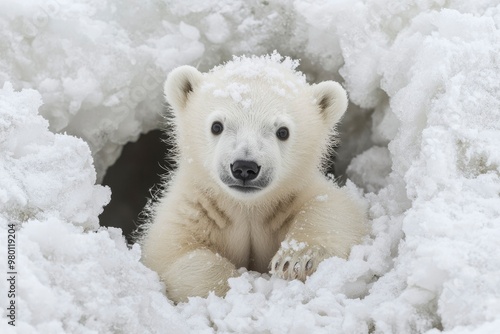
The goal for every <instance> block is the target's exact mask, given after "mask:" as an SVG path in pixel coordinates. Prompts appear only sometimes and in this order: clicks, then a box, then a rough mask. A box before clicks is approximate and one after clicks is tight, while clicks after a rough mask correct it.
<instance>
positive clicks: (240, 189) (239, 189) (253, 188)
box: [229, 185, 261, 193]
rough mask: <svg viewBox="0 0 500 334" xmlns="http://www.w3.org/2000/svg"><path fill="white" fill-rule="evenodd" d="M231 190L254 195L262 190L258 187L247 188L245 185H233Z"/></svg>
mask: <svg viewBox="0 0 500 334" xmlns="http://www.w3.org/2000/svg"><path fill="white" fill-rule="evenodd" d="M229 188H231V189H234V190H237V191H241V192H243V193H252V192H256V191H259V190H261V188H258V187H252V186H245V185H242V186H240V185H232V186H229Z"/></svg>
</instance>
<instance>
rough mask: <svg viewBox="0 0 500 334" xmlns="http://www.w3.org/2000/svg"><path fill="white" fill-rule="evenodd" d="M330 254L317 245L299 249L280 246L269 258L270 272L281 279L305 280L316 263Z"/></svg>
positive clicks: (313, 269) (313, 270) (314, 269)
mask: <svg viewBox="0 0 500 334" xmlns="http://www.w3.org/2000/svg"><path fill="white" fill-rule="evenodd" d="M330 256H331V255H330V254H329V252H328V251H327V250H326V249H325V248H324V247H322V246H318V245H314V246H304V247H300V248H299V249H293V248H291V247H286V248H285V247H282V248H280V249H279V250H278V252H277V253H276V255H275V256H274V257H273V259H272V260H271V265H270V267H271V271H270V273H271V274H272V275H275V276H277V277H279V278H283V279H288V280H291V279H299V280H301V281H305V280H306V278H307V277H308V276H310V275H312V274H313V273H314V272H315V271H316V268H317V267H318V264H319V263H320V262H321V261H322V260H324V259H326V258H328V257H330Z"/></svg>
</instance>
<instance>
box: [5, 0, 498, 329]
mask: <svg viewBox="0 0 500 334" xmlns="http://www.w3.org/2000/svg"><path fill="white" fill-rule="evenodd" d="M120 4H121V3H118V2H116V1H110V0H108V1H96V0H86V1H84V0H79V1H73V2H67V1H62V0H54V1H50V2H46V1H40V0H29V1H23V2H18V3H14V2H12V3H11V2H9V3H8V2H5V1H4V2H0V37H1V38H0V56H1V57H0V87H3V88H2V89H1V90H0V240H7V229H6V226H7V224H8V223H14V224H16V226H17V232H16V236H17V241H18V243H17V271H18V276H17V279H18V281H17V283H18V285H17V292H18V293H17V296H16V303H17V306H18V311H19V312H18V318H17V321H16V325H17V326H16V328H15V329H16V331H15V332H19V333H34V332H35V333H36V332H38V333H64V332H71V333H86V332H132V333H133V332H145V333H146V332H151V333H157V332H175V333H182V332H200V333H212V332H271V333H303V332H314V333H332V332H337V333H339V332H343V333H368V332H376V333H423V332H429V333H439V332H441V331H446V332H453V333H471V332H475V333H492V332H495V331H497V329H498V327H499V326H500V256H498V246H499V245H500V150H499V149H498V147H500V5H499V4H498V1H496V0H491V1H488V0H481V1H473V0H469V1H454V0H452V1H444V0H418V1H417V0H403V1H400V0H374V1H363V0H357V1H350V0H349V1H348V0H339V1H329V2H325V3H322V2H314V1H308V0H296V1H294V2H289V1H284V0H270V1H257V0H255V1H229V0H227V1H226V0H224V1H215V0H210V1H203V2H199V1H182V2H180V1H168V0H167V1H163V2H160V1H145V2H142V3H141V7H140V10H139V9H138V8H136V6H134V5H132V4H130V5H128V6H126V7H123V6H120ZM275 49H277V50H278V51H279V52H280V53H281V54H283V55H289V56H290V57H292V58H301V65H300V66H299V69H300V70H302V71H303V72H304V73H305V74H306V76H307V79H308V80H309V81H311V82H314V81H320V80H326V79H335V80H340V81H342V82H343V83H344V85H345V87H346V89H347V91H348V94H349V97H350V100H351V108H350V110H349V111H348V113H347V115H346V117H345V118H344V123H343V125H342V126H341V127H340V128H339V130H340V132H341V133H342V143H343V146H342V147H341V148H340V149H339V152H338V153H339V156H340V157H341V158H342V159H344V161H346V162H345V164H346V166H345V169H346V170H347V175H348V176H349V178H350V180H351V181H348V182H347V187H348V188H349V189H350V190H351V193H352V196H353V197H356V198H357V200H359V201H360V202H363V203H364V205H365V206H366V207H367V210H368V213H369V218H370V224H371V233H370V236H369V237H368V238H367V239H366V241H365V242H364V244H362V245H358V246H356V247H354V249H353V251H352V254H351V256H350V258H349V259H348V260H342V259H338V258H332V259H329V260H326V261H324V262H323V263H321V264H320V266H319V268H318V271H317V273H315V274H314V275H312V276H311V277H310V278H309V279H308V280H307V281H306V282H305V283H301V282H298V281H291V282H286V281H283V280H280V279H277V278H271V277H269V276H268V275H266V274H263V275H260V274H256V273H253V272H246V271H245V270H244V269H242V270H241V272H242V276H241V277H238V278H233V279H231V280H230V285H231V290H230V291H229V293H228V295H227V297H226V298H224V299H222V298H219V297H216V296H213V295H212V296H209V297H208V298H207V299H202V298H192V299H191V300H190V301H189V302H187V303H184V304H180V305H176V306H174V305H172V304H171V303H170V302H169V301H168V300H167V299H166V297H164V295H163V294H162V289H163V286H162V284H161V283H160V282H159V280H158V277H157V275H156V274H155V273H153V272H151V271H150V270H149V269H147V268H145V267H144V266H143V265H142V264H141V263H140V262H139V258H140V249H139V248H138V246H133V247H132V248H130V249H129V248H127V246H126V244H125V241H124V239H123V237H121V235H120V231H119V230H116V229H113V228H103V227H99V225H98V215H99V213H100V212H101V211H102V207H103V206H104V205H105V204H106V203H107V202H108V201H109V196H110V191H109V189H107V188H104V187H102V186H100V185H98V184H96V182H99V180H100V179H101V178H102V176H103V175H104V173H105V170H106V168H107V167H108V166H109V165H110V164H112V163H113V161H114V160H115V159H116V158H117V157H118V156H119V154H120V151H121V148H122V146H123V145H124V144H125V143H127V142H129V141H133V140H135V139H137V137H138V135H139V134H140V133H141V132H146V131H148V130H151V129H154V128H159V127H160V123H161V122H160V121H161V110H162V106H163V101H162V90H161V87H162V83H163V80H164V78H165V76H166V73H167V72H168V71H169V70H171V69H172V68H173V67H175V66H178V65H182V64H191V65H195V66H199V68H200V70H203V71H205V70H208V69H210V68H212V67H213V66H215V65H218V64H220V63H222V62H224V61H227V60H229V59H231V57H232V55H241V54H257V55H260V54H264V53H270V54H272V51H273V50H275ZM271 57H272V56H271ZM290 61H291V60H290ZM236 63H237V62H236ZM290 65H291V66H296V65H294V63H293V62H292V63H290ZM269 75H270V76H272V73H269ZM304 80H305V79H304ZM286 85H288V87H289V89H291V90H293V87H294V85H295V83H292V82H290V83H287V84H286ZM236 92H238V90H236ZM228 93H229V94H230V92H228ZM234 97H235V98H238V96H237V95H235V96H234ZM240 97H241V96H240ZM42 103H43V104H42ZM352 158H354V159H352ZM340 170H341V171H342V169H341V168H340ZM96 171H97V175H96ZM318 200H321V198H319V199H318ZM2 245H5V243H4V242H3V241H2ZM4 249H5V247H4ZM4 252H5V250H2V251H1V254H5V253H4ZM2 259H5V258H4V257H3V255H2ZM0 268H1V270H2V272H5V273H6V272H7V271H8V270H7V263H6V261H5V260H1V261H0ZM0 282H2V283H0V290H1V291H0V294H1V295H2V296H6V288H7V281H6V280H5V279H2V280H0ZM7 302H8V301H7V299H6V298H5V297H2V298H0V308H1V313H2V322H1V323H0V331H1V332H2V333H13V332H14V328H12V327H11V326H9V325H8V324H7V321H6V317H5V316H6V315H7V313H6V312H7V310H6V305H7Z"/></svg>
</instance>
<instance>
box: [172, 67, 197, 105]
mask: <svg viewBox="0 0 500 334" xmlns="http://www.w3.org/2000/svg"><path fill="white" fill-rule="evenodd" d="M202 79H203V75H202V74H201V73H200V72H199V71H198V70H197V69H196V68H194V67H192V66H188V65H184V66H180V67H177V68H176V69H174V70H172V71H171V72H170V73H169V74H168V76H167V80H166V81H165V86H164V88H163V89H164V93H165V99H166V100H167V102H168V103H169V104H170V105H171V106H172V108H173V109H174V110H176V111H180V110H184V108H185V107H186V103H187V101H188V99H189V94H190V93H192V92H193V91H194V90H195V89H196V88H198V86H199V85H200V83H201V81H202Z"/></svg>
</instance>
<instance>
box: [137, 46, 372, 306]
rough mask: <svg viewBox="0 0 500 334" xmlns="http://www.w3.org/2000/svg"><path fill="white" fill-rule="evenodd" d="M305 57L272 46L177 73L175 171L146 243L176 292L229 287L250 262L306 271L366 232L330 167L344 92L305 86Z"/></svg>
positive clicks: (280, 272)
mask: <svg viewBox="0 0 500 334" xmlns="http://www.w3.org/2000/svg"><path fill="white" fill-rule="evenodd" d="M297 65H298V62H297V61H293V60H291V59H290V58H282V57H281V56H279V55H278V54H277V53H274V54H272V55H268V56H262V57H235V58H234V59H233V60H232V61H230V62H228V63H226V64H224V65H222V66H218V67H215V68H214V69H213V70H211V71H210V72H208V73H200V72H199V71H198V70H197V69H195V68H193V67H190V66H181V67H178V68H176V69H174V70H173V71H172V72H171V73H170V74H169V75H168V77H167V80H166V82H165V96H166V100H167V102H168V103H169V104H170V106H171V111H172V114H173V115H172V122H173V130H174V134H175V142H176V146H177V149H178V154H177V159H176V160H177V168H176V170H175V172H173V174H172V175H171V177H170V179H169V181H168V182H167V184H166V186H165V190H164V192H163V194H162V195H161V198H160V199H159V200H158V201H157V202H156V203H155V204H154V206H153V208H152V213H153V219H152V223H151V224H150V225H149V226H148V228H147V229H146V232H145V233H144V235H143V237H142V241H141V242H142V247H143V258H142V261H143V262H144V264H146V265H147V266H148V267H150V268H151V269H153V270H155V271H156V272H157V273H158V274H159V276H160V278H161V279H162V280H163V281H164V283H165V285H166V293H167V295H168V296H169V298H171V299H172V300H174V301H176V302H178V301H185V300H187V297H189V296H207V295H208V293H209V292H210V291H214V292H215V293H216V294H217V295H220V296H223V295H224V294H225V293H226V292H227V290H228V289H229V287H228V282H227V280H228V278H230V277H233V276H237V275H238V272H237V269H238V268H240V267H246V268H247V269H249V270H255V271H259V272H261V273H264V272H268V271H269V272H270V273H272V274H273V275H276V276H278V277H281V278H284V279H300V280H305V279H306V277H307V276H309V275H311V274H312V273H313V272H314V271H315V270H316V268H317V266H318V264H319V263H320V262H321V261H322V260H323V259H325V258H328V257H332V256H339V257H342V258H346V257H347V256H348V255H349V252H350V249H351V247H352V246H353V245H354V244H356V243H359V242H360V241H361V240H362V238H363V236H364V235H365V234H366V230H365V215H364V212H363V210H362V209H361V208H360V207H359V206H358V205H357V204H356V203H355V201H353V200H352V199H351V198H350V197H349V195H348V194H347V192H346V190H345V189H343V188H339V187H337V186H336V185H335V184H334V183H333V182H331V181H330V180H328V179H327V178H326V177H325V176H324V174H323V173H322V171H321V167H322V163H323V160H324V158H325V155H326V152H327V150H328V147H329V145H330V144H331V141H332V139H333V135H334V128H335V124H336V123H337V122H338V121H339V120H340V118H341V117H342V115H343V114H344V112H345V110H346V108H347V96H346V92H345V91H344V89H343V88H342V87H341V86H340V85H339V84H338V83H336V82H333V81H325V82H321V83H319V84H315V85H309V84H307V83H306V80H305V77H304V75H303V74H301V73H300V72H298V71H297V70H296V67H297Z"/></svg>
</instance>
